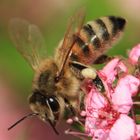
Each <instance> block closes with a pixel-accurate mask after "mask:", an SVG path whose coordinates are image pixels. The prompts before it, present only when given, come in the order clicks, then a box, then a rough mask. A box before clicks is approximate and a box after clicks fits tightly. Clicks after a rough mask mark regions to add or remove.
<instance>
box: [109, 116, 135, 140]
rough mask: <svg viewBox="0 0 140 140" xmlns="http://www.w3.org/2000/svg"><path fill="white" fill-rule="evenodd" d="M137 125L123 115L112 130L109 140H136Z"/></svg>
mask: <svg viewBox="0 0 140 140" xmlns="http://www.w3.org/2000/svg"><path fill="white" fill-rule="evenodd" d="M135 132H136V125H135V123H134V121H133V120H132V119H131V118H130V117H128V116H127V115H124V114H121V115H120V118H119V119H118V120H117V121H116V122H115V124H114V125H113V127H112V128H111V130H110V133H109V138H108V139H107V140H135V138H136V134H135Z"/></svg>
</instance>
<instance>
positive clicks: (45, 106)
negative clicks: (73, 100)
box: [29, 90, 64, 133]
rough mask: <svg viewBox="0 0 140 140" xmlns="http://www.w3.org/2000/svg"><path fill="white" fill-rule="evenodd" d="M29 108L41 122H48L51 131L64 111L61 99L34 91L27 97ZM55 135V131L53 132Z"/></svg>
mask: <svg viewBox="0 0 140 140" xmlns="http://www.w3.org/2000/svg"><path fill="white" fill-rule="evenodd" d="M29 104H30V108H31V110H32V111H33V112H34V113H37V114H38V117H39V118H40V119H41V120H42V121H43V122H49V123H50V124H51V126H52V127H53V129H54V130H55V126H56V124H57V122H58V121H59V119H60V118H61V116H62V115H61V114H62V112H63V110H64V101H63V99H62V98H61V97H56V96H55V95H47V96H46V95H44V94H43V93H41V92H40V91H38V90H36V91H34V92H33V94H32V95H31V96H30V97H29ZM55 132H56V133H57V131H56V130H55Z"/></svg>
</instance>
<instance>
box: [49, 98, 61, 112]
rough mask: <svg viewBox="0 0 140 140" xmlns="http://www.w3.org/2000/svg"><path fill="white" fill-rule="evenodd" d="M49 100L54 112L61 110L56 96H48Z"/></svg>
mask: <svg viewBox="0 0 140 140" xmlns="http://www.w3.org/2000/svg"><path fill="white" fill-rule="evenodd" d="M47 102H48V103H49V105H50V107H51V109H52V111H53V112H57V111H58V110H59V103H58V101H57V99H56V97H55V96H52V97H49V98H47Z"/></svg>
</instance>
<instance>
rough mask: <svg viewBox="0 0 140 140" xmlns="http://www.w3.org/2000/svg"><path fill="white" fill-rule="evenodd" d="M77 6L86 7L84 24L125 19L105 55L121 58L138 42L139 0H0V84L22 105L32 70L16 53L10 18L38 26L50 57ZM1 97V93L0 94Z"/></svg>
mask: <svg viewBox="0 0 140 140" xmlns="http://www.w3.org/2000/svg"><path fill="white" fill-rule="evenodd" d="M80 7H85V8H86V14H87V15H86V21H89V20H93V19H96V18H98V17H101V16H106V15H117V16H122V17H125V18H126V19H127V22H128V23H127V26H126V30H125V34H124V36H123V38H122V40H121V41H120V42H119V43H117V44H116V45H115V47H114V48H113V49H111V50H110V51H109V52H108V53H109V54H110V55H118V54H119V55H120V54H122V55H124V56H126V51H127V50H128V49H129V48H132V47H133V46H134V45H136V44H138V43H139V42H140V38H139V37H140V27H139V25H140V16H139V13H140V1H139V0H117V1H116V0H105V1H101V0H77V1H74V0H71V1H69V0H39V1H37V0H24V1H23V0H12V1H11V0H0V81H3V82H5V83H8V84H10V85H11V87H12V88H13V89H15V90H16V91H17V92H15V94H16V96H18V99H19V101H21V102H22V104H26V103H27V100H26V98H27V96H28V94H29V93H30V91H31V85H32V78H33V71H32V69H31V68H30V66H29V65H28V64H27V63H26V61H25V60H24V59H23V57H22V56H21V55H20V54H19V53H18V52H17V51H16V49H15V48H14V45H13V43H12V41H11V40H10V37H9V31H8V23H9V20H10V19H11V18H12V17H21V18H25V19H27V20H28V21H30V22H31V23H34V24H36V25H38V26H39V28H40V30H41V32H42V34H43V36H44V38H45V41H46V46H47V47H46V48H47V52H48V55H49V56H52V55H53V54H54V50H55V48H56V46H57V44H58V42H59V41H60V40H61V39H62V37H63V35H64V32H65V29H66V25H67V21H68V19H69V17H71V16H72V15H73V14H74V12H75V11H76V10H78V9H80ZM0 94H1V93H0Z"/></svg>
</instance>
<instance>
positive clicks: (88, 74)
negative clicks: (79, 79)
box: [81, 68, 97, 79]
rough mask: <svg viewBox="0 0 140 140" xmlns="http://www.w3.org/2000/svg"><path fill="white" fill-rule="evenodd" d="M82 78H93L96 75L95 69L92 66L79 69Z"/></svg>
mask: <svg viewBox="0 0 140 140" xmlns="http://www.w3.org/2000/svg"><path fill="white" fill-rule="evenodd" d="M81 74H82V75H83V77H84V78H90V79H95V78H96V76H97V73H96V70H95V69H94V68H85V69H83V70H82V71H81Z"/></svg>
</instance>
